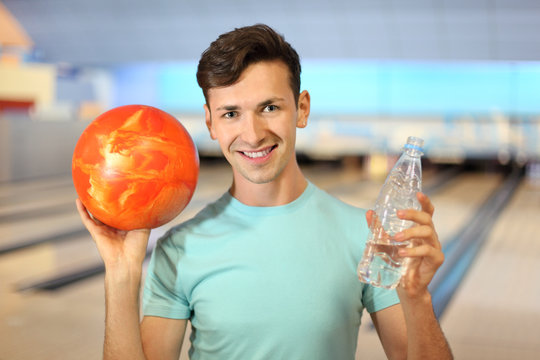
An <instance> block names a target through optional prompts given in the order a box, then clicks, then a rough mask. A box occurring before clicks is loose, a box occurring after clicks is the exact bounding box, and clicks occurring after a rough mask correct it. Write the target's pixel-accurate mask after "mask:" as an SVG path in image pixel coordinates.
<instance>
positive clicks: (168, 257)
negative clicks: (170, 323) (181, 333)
mask: <svg viewBox="0 0 540 360" xmlns="http://www.w3.org/2000/svg"><path fill="white" fill-rule="evenodd" d="M169 240H170V239H169V238H168V237H165V238H162V239H160V240H159V241H158V243H157V245H156V248H155V249H154V252H153V254H152V257H151V259H150V264H149V265H148V271H147V275H146V279H145V283H144V291H143V306H142V310H143V314H144V315H145V316H159V317H164V318H170V319H188V318H189V317H190V315H191V309H190V307H189V303H188V301H187V298H186V296H185V294H184V292H183V291H182V287H181V283H180V279H179V272H178V261H177V260H178V257H179V253H178V252H179V249H177V248H176V247H174V246H173V245H172V244H171V242H170V241H169Z"/></svg>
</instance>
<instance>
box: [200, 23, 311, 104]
mask: <svg viewBox="0 0 540 360" xmlns="http://www.w3.org/2000/svg"><path fill="white" fill-rule="evenodd" d="M271 60H281V61H283V63H285V65H287V67H288V68H289V72H290V78H289V84H290V86H291V89H292V91H293V94H294V100H295V102H296V104H297V105H298V97H299V96H300V71H301V67H300V59H299V57H298V53H297V52H296V51H295V50H294V49H293V48H292V46H291V45H290V44H289V43H288V42H286V41H285V38H284V37H283V35H280V34H278V33H276V32H275V31H274V30H273V29H272V28H270V27H269V26H267V25H264V24H256V25H252V26H246V27H241V28H236V29H234V30H233V31H230V32H227V33H225V34H222V35H220V36H219V37H218V38H217V40H215V41H214V42H212V43H211V44H210V46H209V47H208V49H206V50H205V51H204V52H203V53H202V55H201V59H200V61H199V66H198V68H197V82H198V83H199V86H200V87H201V89H202V91H203V94H204V99H205V100H206V104H208V90H210V89H212V88H215V87H222V86H229V85H232V84H234V83H235V82H236V81H238V78H240V75H242V72H243V71H244V70H245V69H246V68H247V67H248V66H249V65H251V64H254V63H257V62H259V61H271Z"/></svg>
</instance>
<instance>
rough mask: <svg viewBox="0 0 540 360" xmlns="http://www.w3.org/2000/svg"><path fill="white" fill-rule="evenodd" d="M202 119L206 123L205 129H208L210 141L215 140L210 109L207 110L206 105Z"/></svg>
mask: <svg viewBox="0 0 540 360" xmlns="http://www.w3.org/2000/svg"><path fill="white" fill-rule="evenodd" d="M204 119H205V121H206V127H207V128H208V132H209V133H210V137H211V138H212V140H216V135H215V133H214V130H213V128H212V114H211V113H210V109H209V108H208V105H206V104H204Z"/></svg>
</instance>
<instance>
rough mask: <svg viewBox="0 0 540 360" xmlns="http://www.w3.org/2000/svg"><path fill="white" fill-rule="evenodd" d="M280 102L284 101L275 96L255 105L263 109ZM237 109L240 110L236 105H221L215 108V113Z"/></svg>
mask: <svg viewBox="0 0 540 360" xmlns="http://www.w3.org/2000/svg"><path fill="white" fill-rule="evenodd" d="M280 101H285V99H284V98H281V97H277V96H276V97H272V98H269V99H267V100H264V101H261V102H260V103H258V104H257V107H264V106H267V105H270V104H273V103H276V102H280ZM238 109H240V106H238V105H221V106H220V107H218V108H216V111H222V110H225V111H235V110H238Z"/></svg>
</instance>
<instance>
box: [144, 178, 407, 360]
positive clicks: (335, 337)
mask: <svg viewBox="0 0 540 360" xmlns="http://www.w3.org/2000/svg"><path fill="white" fill-rule="evenodd" d="M367 235H368V228H367V224H366V221H365V211H364V210H361V209H358V208H355V207H353V206H350V205H347V204H345V203H343V202H342V201H340V200H338V199H336V198H334V197H332V196H330V195H328V194H327V193H326V192H324V191H322V190H320V189H318V188H317V187H316V186H315V185H313V184H311V183H308V186H307V188H306V190H305V191H304V192H303V194H302V195H301V196H300V197H299V198H298V199H296V200H295V201H293V202H291V203H289V204H287V205H283V206H276V207H252V206H247V205H244V204H242V203H240V202H239V201H238V200H236V199H234V198H233V197H232V196H231V195H230V194H229V193H226V194H224V195H223V196H222V197H221V198H220V199H219V200H217V201H216V202H215V203H213V204H210V205H208V206H207V207H206V208H205V209H203V210H202V211H201V212H200V213H199V214H198V215H197V216H196V217H195V218H193V219H191V220H189V221H188V222H186V223H184V224H182V225H179V226H177V227H174V228H173V229H171V230H170V231H169V232H168V233H167V234H166V235H165V236H164V237H163V238H162V239H160V240H159V241H158V244H157V246H156V249H155V250H154V253H153V255H152V259H151V261H150V265H149V268H148V274H147V278H146V281H145V288H144V295H143V312H144V315H150V316H159V317H166V318H174V319H188V318H189V319H190V320H191V323H192V335H191V349H190V355H191V359H218V360H222V359H226V360H234V359H248V360H259V359H287V360H294V359H309V360H317V359H321V360H329V359H332V360H341V359H349V360H352V359H354V355H355V350H356V342H357V336H358V327H359V325H360V318H361V315H362V311H363V309H364V308H366V309H367V311H368V312H374V311H378V310H381V309H383V308H385V307H388V306H391V305H394V304H396V303H398V302H399V300H398V298H397V295H396V292H395V291H390V290H384V289H380V288H374V287H372V286H368V285H365V284H363V283H361V282H360V281H359V280H358V277H357V275H356V267H357V265H358V262H359V261H360V258H361V256H362V254H363V250H364V246H365V241H366V238H367Z"/></svg>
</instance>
